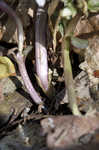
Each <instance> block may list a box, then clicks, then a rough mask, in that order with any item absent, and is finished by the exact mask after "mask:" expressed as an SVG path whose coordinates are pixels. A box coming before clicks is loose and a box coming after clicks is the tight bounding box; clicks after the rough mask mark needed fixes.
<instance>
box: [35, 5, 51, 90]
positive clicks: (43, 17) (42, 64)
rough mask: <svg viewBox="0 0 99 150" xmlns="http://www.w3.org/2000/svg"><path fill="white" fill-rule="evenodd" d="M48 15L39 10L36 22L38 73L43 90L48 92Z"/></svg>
mask: <svg viewBox="0 0 99 150" xmlns="http://www.w3.org/2000/svg"><path fill="white" fill-rule="evenodd" d="M46 28H47V13H46V12H45V11H44V9H43V8H38V10H37V14H36V22H35V55H36V72H37V75H38V77H39V79H40V81H41V84H42V86H43V88H44V89H45V90H46V91H47V90H48V61H47V50H46V47H47V46H46V45H47V44H46V43H47V42H46V41H47V39H46Z"/></svg>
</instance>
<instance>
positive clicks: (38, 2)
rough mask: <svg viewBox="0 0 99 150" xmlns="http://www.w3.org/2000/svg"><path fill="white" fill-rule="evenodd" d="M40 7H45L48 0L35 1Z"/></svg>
mask: <svg viewBox="0 0 99 150" xmlns="http://www.w3.org/2000/svg"><path fill="white" fill-rule="evenodd" d="M35 1H36V3H37V5H38V6H39V7H44V5H45V3H46V0H35Z"/></svg>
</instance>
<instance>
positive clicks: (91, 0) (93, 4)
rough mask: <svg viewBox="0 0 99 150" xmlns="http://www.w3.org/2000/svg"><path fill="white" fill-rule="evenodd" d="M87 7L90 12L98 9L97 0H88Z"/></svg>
mask: <svg viewBox="0 0 99 150" xmlns="http://www.w3.org/2000/svg"><path fill="white" fill-rule="evenodd" d="M88 9H89V10H90V11H91V12H98V11H99V0H88Z"/></svg>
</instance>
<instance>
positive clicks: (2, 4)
mask: <svg viewBox="0 0 99 150" xmlns="http://www.w3.org/2000/svg"><path fill="white" fill-rule="evenodd" d="M0 9H1V10H2V11H4V12H6V13H7V14H8V15H9V16H11V17H12V18H13V19H14V21H15V23H16V25H17V30H18V41H19V43H18V48H19V52H18V53H17V54H16V55H15V54H14V57H15V59H16V60H17V63H18V66H19V70H20V73H21V76H22V78H23V81H24V84H25V86H26V88H27V90H28V92H29V94H30V95H31V97H32V99H33V100H34V102H35V103H36V104H41V103H43V101H42V100H41V98H40V97H39V95H38V94H37V92H36V91H35V89H34V87H33V85H32V83H31V81H30V79H29V76H28V74H27V71H26V67H25V63H24V59H23V54H22V50H23V41H24V36H23V35H24V34H23V27H22V23H21V21H20V19H19V18H18V17H17V15H16V14H15V12H14V11H13V9H12V8H10V7H9V6H8V5H7V4H6V3H5V2H3V1H0ZM12 54H13V52H12Z"/></svg>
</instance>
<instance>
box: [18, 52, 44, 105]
mask: <svg viewBox="0 0 99 150" xmlns="http://www.w3.org/2000/svg"><path fill="white" fill-rule="evenodd" d="M16 60H17V63H18V67H19V70H20V73H21V76H22V78H23V81H24V84H25V86H26V88H27V90H28V92H29V93H30V95H31V97H32V99H33V100H34V102H35V103H36V104H41V103H43V101H42V100H41V98H40V97H39V95H38V94H37V92H36V90H35V89H34V87H33V85H32V83H31V81H30V79H29V76H28V74H27V71H26V67H25V63H24V59H23V56H22V55H21V54H20V53H17V55H16Z"/></svg>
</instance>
